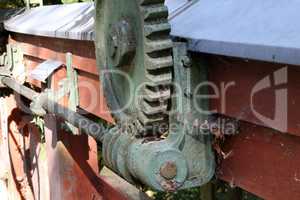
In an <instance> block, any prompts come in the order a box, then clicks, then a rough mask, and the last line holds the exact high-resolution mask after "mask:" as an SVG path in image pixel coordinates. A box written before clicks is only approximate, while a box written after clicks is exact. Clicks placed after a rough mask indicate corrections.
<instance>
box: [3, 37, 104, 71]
mask: <svg viewBox="0 0 300 200" xmlns="http://www.w3.org/2000/svg"><path fill="white" fill-rule="evenodd" d="M9 43H18V44H20V45H21V46H22V50H23V52H24V54H25V55H27V56H31V57H35V58H39V59H43V60H47V59H54V60H60V61H61V62H63V63H65V61H66V53H68V52H70V53H72V54H73V65H74V67H75V68H77V69H79V70H82V71H85V72H89V73H91V74H98V70H97V65H96V59H95V58H96V56H95V47H94V43H93V42H90V41H79V40H76V41H75V40H67V39H59V38H49V37H41V36H32V35H24V34H17V33H16V34H11V37H10V39H9Z"/></svg>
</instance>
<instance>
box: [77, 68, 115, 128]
mask: <svg viewBox="0 0 300 200" xmlns="http://www.w3.org/2000/svg"><path fill="white" fill-rule="evenodd" d="M101 90H102V88H101V86H100V83H99V76H98V75H93V74H90V73H86V72H83V71H80V72H79V73H78V91H79V105H80V107H81V108H82V109H84V110H86V111H88V112H90V113H92V114H94V115H96V116H101V118H103V119H104V120H106V121H108V122H110V123H113V122H114V120H113V118H112V116H111V114H110V112H109V108H108V107H107V104H106V100H105V98H104V96H103V95H101V94H102V92H101Z"/></svg>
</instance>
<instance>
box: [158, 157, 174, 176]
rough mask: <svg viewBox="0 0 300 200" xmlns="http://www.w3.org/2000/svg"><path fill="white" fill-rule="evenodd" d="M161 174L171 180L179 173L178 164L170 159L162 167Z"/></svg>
mask: <svg viewBox="0 0 300 200" xmlns="http://www.w3.org/2000/svg"><path fill="white" fill-rule="evenodd" d="M160 175H161V176H162V177H164V178H165V179H167V180H171V179H173V178H175V177H176V175H177V166H176V164H175V163H174V162H172V161H168V162H166V163H164V164H163V165H162V166H161V168H160Z"/></svg>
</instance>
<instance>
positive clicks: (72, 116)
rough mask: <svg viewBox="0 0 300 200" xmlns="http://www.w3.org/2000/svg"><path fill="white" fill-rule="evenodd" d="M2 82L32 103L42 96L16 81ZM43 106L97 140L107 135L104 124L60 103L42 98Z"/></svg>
mask: <svg viewBox="0 0 300 200" xmlns="http://www.w3.org/2000/svg"><path fill="white" fill-rule="evenodd" d="M1 82H2V83H3V84H4V85H6V86H7V87H9V88H11V89H12V90H14V91H15V92H17V93H18V94H20V95H22V96H24V97H26V98H27V99H29V100H31V101H33V99H34V97H36V96H37V95H39V94H40V93H37V92H35V91H34V90H32V89H30V88H28V87H26V86H24V85H21V84H19V83H18V82H16V81H15V80H14V79H12V78H9V77H2V78H1ZM41 106H42V107H43V108H44V109H45V110H47V111H48V112H50V113H54V114H56V115H57V116H59V117H61V118H63V119H64V120H66V121H68V122H69V123H71V124H72V125H74V126H75V127H77V128H79V129H80V130H81V131H83V132H84V133H86V134H87V135H90V136H92V137H93V138H95V139H96V140H98V141H101V142H102V140H103V136H104V134H105V133H106V129H105V128H104V126H103V125H102V124H100V123H95V122H93V121H92V120H90V119H88V118H86V117H84V116H82V115H80V114H78V113H76V112H74V111H72V110H70V109H68V108H66V107H64V106H62V105H60V104H59V103H58V102H55V101H53V100H51V99H49V98H42V99H41Z"/></svg>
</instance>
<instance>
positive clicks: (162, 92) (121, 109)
mask: <svg viewBox="0 0 300 200" xmlns="http://www.w3.org/2000/svg"><path fill="white" fill-rule="evenodd" d="M95 44H96V45H95V46H96V54H97V62H98V66H99V68H100V69H99V70H100V74H101V76H100V80H101V83H102V87H103V91H104V95H105V97H106V100H107V103H108V105H109V107H110V109H111V110H112V114H113V116H114V117H115V119H116V121H117V122H123V121H131V120H134V122H133V124H134V125H135V127H138V130H139V131H140V130H143V131H142V132H143V133H146V132H149V130H150V129H151V130H152V128H153V127H154V126H157V125H158V124H161V123H162V122H167V121H168V110H169V108H170V97H171V83H172V71H173V58H172V48H173V43H172V40H171V39H170V25H169V23H168V9H167V7H166V6H165V5H164V0H126V1H120V0H97V1H96V43H95ZM128 80H130V81H128ZM150 132H151V131H150Z"/></svg>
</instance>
